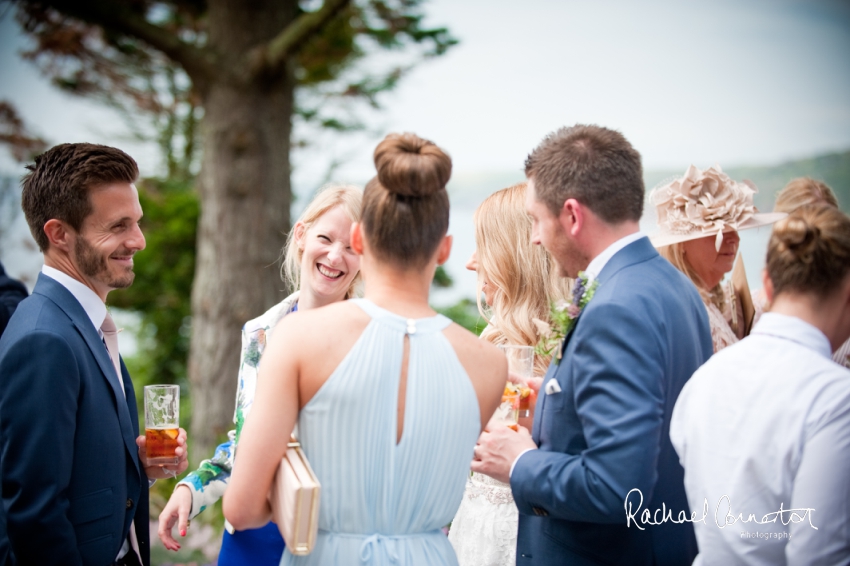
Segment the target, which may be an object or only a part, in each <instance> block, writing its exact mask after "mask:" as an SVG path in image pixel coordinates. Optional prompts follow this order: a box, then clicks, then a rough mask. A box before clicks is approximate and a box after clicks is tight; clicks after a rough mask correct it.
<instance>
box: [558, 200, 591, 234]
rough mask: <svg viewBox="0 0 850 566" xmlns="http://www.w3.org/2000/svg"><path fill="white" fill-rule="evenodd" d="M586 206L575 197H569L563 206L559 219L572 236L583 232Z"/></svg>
mask: <svg viewBox="0 0 850 566" xmlns="http://www.w3.org/2000/svg"><path fill="white" fill-rule="evenodd" d="M584 217H585V211H584V207H583V206H582V205H581V203H580V202H579V201H577V200H576V199H574V198H568V199H567V200H565V201H564V205H563V206H562V207H561V213H560V214H559V215H558V221H559V222H560V223H561V226H562V227H563V228H564V231H565V232H567V233H568V234H569V235H570V236H573V237H575V236H576V235H578V234H579V233H580V232H581V229H582V227H583V226H584V220H585V218H584Z"/></svg>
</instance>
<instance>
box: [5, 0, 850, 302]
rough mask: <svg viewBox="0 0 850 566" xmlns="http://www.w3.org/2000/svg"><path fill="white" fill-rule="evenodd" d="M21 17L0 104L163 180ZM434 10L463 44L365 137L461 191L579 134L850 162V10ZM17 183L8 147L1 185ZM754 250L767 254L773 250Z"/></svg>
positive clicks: (460, 228)
mask: <svg viewBox="0 0 850 566" xmlns="http://www.w3.org/2000/svg"><path fill="white" fill-rule="evenodd" d="M314 4H315V3H314ZM9 7H10V4H8V3H5V4H0V14H2V20H0V99H8V100H11V101H12V102H13V103H14V104H15V105H16V106H17V108H18V109H19V111H20V113H21V114H22V116H23V117H24V118H25V120H26V121H27V122H28V123H29V124H30V125H31V127H32V129H33V130H34V131H35V132H36V133H38V134H40V135H42V136H43V137H45V138H46V139H47V140H48V141H49V142H51V143H60V142H74V141H91V142H97V143H106V144H111V145H118V146H120V147H122V148H124V149H126V150H127V151H129V152H130V153H131V154H132V155H133V156H134V157H136V158H137V160H138V161H139V163H140V166H141V169H142V174H143V175H153V174H156V173H158V172H159V171H158V167H159V160H158V157H157V153H156V149H155V148H151V147H140V146H138V145H134V144H132V143H131V142H129V141H127V139H126V137H122V132H123V131H124V130H123V126H122V123H121V121H120V120H119V119H118V118H117V117H116V116H115V115H114V114H113V113H111V112H110V111H109V110H105V109H103V108H100V107H98V106H97V105H95V104H94V103H93V102H90V101H85V100H81V99H78V98H72V97H69V96H68V95H64V94H61V93H59V92H58V91H56V90H55V89H54V88H52V87H51V86H50V85H49V84H48V82H47V81H46V80H45V79H44V78H42V77H41V76H40V75H39V74H38V72H37V71H35V70H34V68H33V67H32V66H31V65H29V64H27V63H24V62H22V61H21V60H20V57H19V56H18V55H17V52H18V51H20V49H21V48H22V47H23V45H24V43H23V40H22V38H21V35H20V32H19V31H18V30H17V27H16V24H15V23H14V21H13V19H12V17H11V10H10V9H9ZM425 10H426V12H427V13H428V18H427V20H426V24H427V25H440V26H443V25H444V26H447V27H448V28H449V29H450V30H451V32H452V34H453V35H454V36H455V37H457V38H458V39H460V44H459V45H458V46H457V47H455V48H453V49H451V50H450V51H449V53H448V54H447V55H445V56H444V57H440V58H437V59H435V60H432V61H429V62H427V63H425V64H422V65H420V66H419V67H418V68H416V69H415V70H414V71H413V72H412V73H411V74H410V75H409V76H408V77H407V78H406V79H405V80H404V81H403V83H402V84H401V86H400V87H399V88H398V89H397V90H396V91H394V92H393V93H390V94H388V95H385V96H384V97H383V99H382V101H383V104H384V110H383V111H382V112H381V113H378V114H373V115H371V116H370V117H369V120H370V123H369V125H370V127H371V128H372V129H373V130H377V131H379V132H381V133H385V132H390V131H413V132H416V133H418V134H419V135H421V136H423V137H426V138H429V139H431V140H433V141H434V142H436V143H437V144H439V145H440V146H442V147H443V148H445V149H446V150H448V152H449V153H450V154H451V156H452V158H453V161H454V171H455V177H456V178H460V179H463V178H464V175H467V178H471V177H474V176H475V174H476V173H482V172H516V174H517V179H520V178H521V169H522V163H523V160H524V159H525V156H526V155H527V154H528V152H529V151H530V150H531V149H532V148H533V147H534V146H535V145H537V143H538V142H539V141H540V139H541V138H542V137H543V136H544V135H546V134H547V133H548V132H550V131H552V130H554V129H556V128H558V127H560V126H564V125H570V124H574V123H577V122H584V123H596V124H601V125H604V126H608V127H611V128H615V129H618V130H620V131H622V132H623V133H624V134H625V135H626V137H627V138H628V139H629V140H630V141H631V142H632V143H633V144H634V146H635V147H636V148H637V149H638V150H639V151H640V152H641V154H642V155H643V157H644V164H645V168H646V169H677V170H681V171H682V172H684V170H685V168H686V166H687V165H688V164H690V163H693V164H695V165H697V166H698V167H701V168H703V167H708V166H710V165H713V164H714V163H719V164H720V165H722V166H723V167H724V168H731V167H732V166H734V165H771V164H776V163H780V162H782V161H785V160H789V159H797V158H805V157H811V156H814V155H817V154H820V153H824V152H829V151H842V150H847V149H850V2H848V1H846V0H804V1H801V0H735V1H728V0H711V1H701V2H697V1H688V0H677V1H673V0H653V1H639V2H638V1H634V0H599V1H590V0H587V1H584V0H582V1H578V0H574V1H565V0H525V1H523V2H517V1H515V0H511V1H508V0H434V1H432V2H429V3H426V5H425ZM3 12H5V13H4V14H3ZM377 141H378V138H375V137H372V138H369V139H366V140H364V139H363V138H362V137H357V136H340V137H339V138H338V140H337V143H335V144H334V147H333V150H331V149H329V148H326V147H324V146H321V145H320V146H319V147H318V148H317V149H316V150H313V151H312V152H311V151H307V152H303V153H300V154H297V155H296V156H295V166H296V171H295V178H294V180H295V187H296V189H297V190H298V191H299V192H301V193H306V192H310V191H311V190H312V189H314V188H315V185H316V184H317V183H318V180H319V179H321V178H322V176H323V174H324V172H325V169H324V167H326V165H327V159H328V158H329V157H341V158H343V159H344V160H345V165H343V166H342V167H341V168H340V169H339V170H337V172H336V174H335V175H334V179H335V180H338V181H350V182H356V183H361V184H362V183H363V182H365V181H366V180H368V179H369V178H370V177H371V176H372V175H373V174H374V169H373V165H372V159H371V152H372V149H373V148H374V146H375V144H376V143H377ZM328 153H333V154H334V155H333V156H328V155H327V154H328ZM21 171H22V170H21V168H20V166H19V165H16V164H15V163H13V162H12V160H11V159H10V158H9V156H8V155H7V153H6V152H5V151H3V150H2V149H0V173H12V174H15V175H18V174H20V173H21ZM498 188H501V187H493V190H496V189H498ZM305 200H306V199H301V201H299V204H300V203H302V202H304V201H305ZM297 206H298V204H296V207H297ZM457 212H458V213H459V214H460V216H457V215H456V214H455V213H453V221H452V223H453V231H454V233H455V234H456V236H455V237H456V253H455V254H453V255H454V256H456V257H453V258H452V260H451V262H452V264H451V266H450V267H451V272H452V273H453V275H454V276H455V277H456V279H459V281H458V282H459V283H460V284H459V285H458V287H461V288H463V289H465V290H466V291H465V294H470V290H471V289H473V288H474V276H469V277H465V275H466V274H464V273H463V263H464V262H465V259H466V257H467V256H468V255H469V253H471V250H472V249H474V241H472V232H471V231H472V227H471V219H470V218H471V210H461V211H457ZM464 214H465V215H466V216H464ZM748 237H749V236H748ZM760 237H761V238H762V239H764V238H765V237H766V236H764V235H762V236H760ZM743 245H750V246H751V247H753V249H754V250H756V251H755V252H753V255H754V257H760V256H761V255H762V252H761V249H762V248H763V243H761V242H760V243H758V244H747V242H744V244H742V246H743ZM36 263H37V265H36V266H35V268H34V269H37V268H38V266H39V265H40V262H36ZM749 265H753V263H750V264H749ZM7 268H8V266H7ZM752 273H755V274H756V275H757V274H758V270H757V269H756V270H752ZM752 273H751V275H752Z"/></svg>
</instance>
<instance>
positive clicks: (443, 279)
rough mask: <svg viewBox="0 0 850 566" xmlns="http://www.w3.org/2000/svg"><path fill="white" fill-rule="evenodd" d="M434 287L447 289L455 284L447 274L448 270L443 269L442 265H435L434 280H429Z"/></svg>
mask: <svg viewBox="0 0 850 566" xmlns="http://www.w3.org/2000/svg"><path fill="white" fill-rule="evenodd" d="M431 284H432V285H434V286H435V287H440V288H442V289H447V288H448V287H451V286H452V285H454V284H455V282H454V279H452V276H451V275H449V272H448V271H446V270H445V268H444V267H443V266H442V265H438V266H437V271H435V272H434V280H433V281H432V282H431Z"/></svg>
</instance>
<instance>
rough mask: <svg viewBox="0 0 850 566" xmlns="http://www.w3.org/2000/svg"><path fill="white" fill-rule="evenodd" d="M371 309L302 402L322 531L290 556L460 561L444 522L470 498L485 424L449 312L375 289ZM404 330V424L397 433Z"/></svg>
mask: <svg viewBox="0 0 850 566" xmlns="http://www.w3.org/2000/svg"><path fill="white" fill-rule="evenodd" d="M351 302H353V303H355V304H357V305H358V306H359V307H360V308H362V309H363V310H364V311H365V312H366V313H367V314H368V315H369V316H370V317H371V318H372V320H371V321H370V322H369V324H368V325H367V326H366V329H365V330H364V331H363V334H362V335H361V336H360V338H359V339H358V340H357V342H356V343H355V344H354V347H353V348H352V349H351V351H350V352H348V354H347V355H346V356H345V358H344V359H343V360H342V362H341V363H340V365H339V366H338V367H337V368H336V370H334V372H333V373H332V374H331V376H330V377H329V378H328V380H327V381H326V382H325V384H324V385H322V387H321V389H319V391H318V392H317V393H316V395H315V396H314V397H313V398H312V399H311V400H310V402H309V403H307V405H306V406H305V407H304V408H303V409H302V410H301V413H300V415H299V417H298V432H299V436H300V441H301V445H302V446H303V448H304V452H305V453H306V455H307V458H308V459H309V460H310V464H311V466H312V467H313V470H314V471H315V472H316V475H317V476H318V477H319V481H320V482H321V484H322V494H321V503H320V511H319V536H318V540H317V544H316V548H315V549H314V550H313V552H312V553H311V554H310V555H308V556H293V555H291V554H290V553H289V549H287V550H286V551H285V552H284V554H283V558H282V559H281V562H280V563H281V565H290V564H292V565H296V564H297V565H299V566H300V565H306V564H310V565H323V566H324V565H336V566H348V565H351V566H356V565H362V564H372V565H385V564H386V565H393V566H396V565H404V566H410V565H414V564H415V565H419V564H422V565H434V566H439V565H455V564H457V558H456V557H455V553H454V550H453V549H452V546H451V544H449V541H448V539H447V538H446V536H445V535H444V534H443V532H442V529H441V528H442V527H444V526H445V525H447V524H448V523H449V522H450V521H451V520H452V517H454V514H455V512H456V511H457V508H458V506H459V505H460V501H461V497H462V496H463V489H464V486H465V483H466V478H467V476H468V475H469V463H470V461H471V460H472V450H473V448H474V446H475V442H476V440H477V439H478V434H479V432H480V427H481V419H480V417H479V409H478V399H477V397H476V395H475V390H474V389H473V387H472V383H471V382H470V380H469V376H468V375H467V373H466V370H464V368H463V366H462V365H461V364H460V361H459V360H458V358H457V355H456V354H455V351H454V349H453V348H452V346H451V344H450V343H449V341H448V340H447V339H446V337H445V336H444V335H443V332H442V331H443V329H445V328H446V327H447V326H448V325H449V324H451V321H450V320H449V319H447V318H446V317H444V316H442V315H437V316H434V317H431V318H423V319H417V320H414V319H405V318H404V317H401V316H398V315H396V314H393V313H391V312H389V311H387V310H384V309H382V308H380V307H378V306H376V305H375V304H373V303H371V302H369V301H367V300H365V299H353V300H352V301H351ZM405 336H407V337H409V339H410V357H409V365H408V372H407V391H406V395H405V409H404V429H403V432H402V437H401V440H400V441H399V442H398V444H396V436H397V427H396V423H397V421H396V417H397V410H398V391H399V378H400V377H401V363H402V356H403V353H404V339H405Z"/></svg>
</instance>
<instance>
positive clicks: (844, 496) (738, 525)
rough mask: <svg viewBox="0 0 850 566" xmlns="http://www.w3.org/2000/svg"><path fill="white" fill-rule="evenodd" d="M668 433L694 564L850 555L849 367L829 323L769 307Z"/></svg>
mask: <svg viewBox="0 0 850 566" xmlns="http://www.w3.org/2000/svg"><path fill="white" fill-rule="evenodd" d="M670 439H671V440H672V441H673V446H674V447H675V448H676V451H677V452H678V454H679V459H680V461H681V463H682V465H683V466H684V468H685V489H686V491H687V494H688V503H689V505H690V507H691V512H692V513H695V514H696V519H697V521H696V522H695V523H694V530H695V531H696V536H697V542H698V544H699V549H700V554H699V556H698V557H697V559H696V561H695V562H694V564H695V565H703V566H705V565H714V564H718V565H720V564H722V565H726V564H748V565H762V564H763V565H765V566H767V565H770V566H774V565H777V564H848V563H850V371H848V370H847V369H846V368H843V367H841V366H839V365H838V364H836V363H835V362H833V361H832V359H831V352H830V345H829V341H828V340H827V338H826V336H825V335H824V334H823V333H822V332H821V331H820V330H818V329H817V328H815V327H814V326H811V325H810V324H808V323H806V322H803V321H802V320H800V319H798V318H795V317H790V316H785V315H781V314H775V313H765V314H764V315H763V316H762V317H761V319H760V320H759V322H758V323H757V324H756V326H755V327H754V328H753V331H752V333H751V334H750V336H749V337H747V338H745V339H744V340H742V341H741V342H738V343H737V344H734V345H732V346H730V347H728V348H726V349H724V350H722V351H721V352H718V353H717V354H715V355H714V356H713V357H712V358H711V359H709V360H708V362H706V364H705V365H703V366H702V367H701V368H700V369H699V370H697V372H696V373H695V374H694V376H693V377H692V378H691V379H690V380H689V381H688V383H687V384H686V385H685V387H684V389H683V390H682V393H681V394H680V396H679V399H678V400H677V401H676V407H675V409H674V411H673V419H672V422H671V425H670ZM780 506H781V509H782V510H788V509H796V510H797V511H795V515H792V514H791V513H787V512H786V513H784V514H782V515H781V516H780V515H777V514H776V513H777V512H778V511H780ZM678 511H679V510H673V513H674V516H675V515H676V513H678ZM727 511H729V513H727ZM771 513H774V515H769V514H771ZM704 514H705V518H704V519H701V518H702V517H703V515H704ZM750 515H753V517H752V520H749V521H748V519H750ZM766 516H767V517H766ZM771 520H772V521H771ZM733 521H734V522H733ZM757 521H760V522H761V524H760V523H759V522H757ZM727 523H728V524H727Z"/></svg>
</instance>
